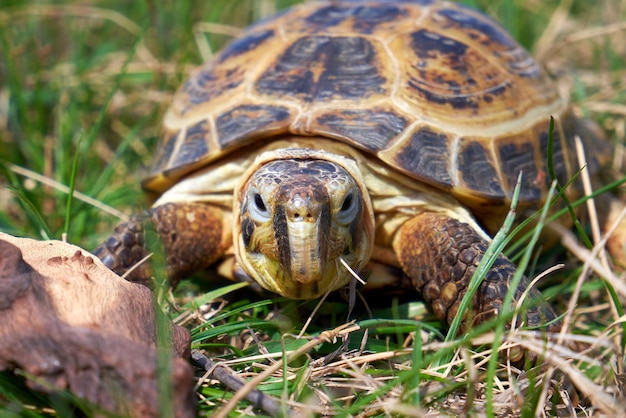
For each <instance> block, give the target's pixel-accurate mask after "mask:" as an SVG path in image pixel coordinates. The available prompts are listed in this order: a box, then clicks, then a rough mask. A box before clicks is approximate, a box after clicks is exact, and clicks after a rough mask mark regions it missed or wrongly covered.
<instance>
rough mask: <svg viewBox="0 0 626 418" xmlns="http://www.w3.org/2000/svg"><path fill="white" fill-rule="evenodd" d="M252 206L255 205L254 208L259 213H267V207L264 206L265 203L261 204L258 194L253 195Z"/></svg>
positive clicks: (261, 199) (261, 200)
mask: <svg viewBox="0 0 626 418" xmlns="http://www.w3.org/2000/svg"><path fill="white" fill-rule="evenodd" d="M254 204H255V205H256V208H257V209H258V210H259V211H260V212H267V207H266V206H265V202H263V198H262V197H261V195H260V194H259V193H255V194H254Z"/></svg>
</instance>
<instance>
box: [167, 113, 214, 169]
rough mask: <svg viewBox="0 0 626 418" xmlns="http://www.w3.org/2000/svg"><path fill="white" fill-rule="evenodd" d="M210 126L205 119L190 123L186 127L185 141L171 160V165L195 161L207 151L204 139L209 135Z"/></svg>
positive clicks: (207, 147)
mask: <svg viewBox="0 0 626 418" xmlns="http://www.w3.org/2000/svg"><path fill="white" fill-rule="evenodd" d="M210 130H211V127H210V125H209V121H208V120H207V119H204V120H201V121H200V122H198V123H196V124H194V125H191V126H190V127H189V128H187V132H186V137H185V141H183V142H182V143H181V144H180V148H179V150H178V152H177V153H176V155H175V159H174V160H173V161H172V162H171V164H172V165H173V166H180V165H181V164H185V163H186V162H188V161H197V160H199V159H201V158H203V157H204V156H205V155H206V154H207V153H208V151H209V146H208V144H207V142H206V139H207V138H208V137H209V136H210Z"/></svg>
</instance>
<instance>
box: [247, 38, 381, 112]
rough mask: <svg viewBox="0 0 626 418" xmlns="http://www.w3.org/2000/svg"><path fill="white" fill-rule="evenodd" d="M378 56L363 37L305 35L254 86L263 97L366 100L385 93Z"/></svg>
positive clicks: (324, 100)
mask: <svg viewBox="0 0 626 418" xmlns="http://www.w3.org/2000/svg"><path fill="white" fill-rule="evenodd" d="M381 67H382V65H381V63H380V62H379V57H378V54H376V53H375V48H374V47H373V46H372V44H371V42H370V41H369V40H367V39H364V38H361V37H356V36H355V37H350V36H348V37H331V36H306V37H302V38H300V39H298V40H296V41H295V42H294V43H293V44H292V45H290V46H289V47H288V48H287V50H286V51H285V52H284V53H283V54H281V55H280V56H279V57H278V58H277V59H276V61H275V63H274V64H273V65H272V66H271V67H270V68H268V70H267V71H265V72H264V73H263V75H261V77H260V78H259V79H258V80H257V82H256V85H255V90H256V92H258V93H259V94H260V95H264V96H268V97H283V96H289V97H295V98H297V99H298V100H301V101H303V102H306V103H311V102H327V101H331V100H355V99H367V98H369V97H371V96H372V95H374V94H382V93H384V92H385V83H386V80H385V78H384V77H383V76H381V72H380V70H379V69H380V68H381Z"/></svg>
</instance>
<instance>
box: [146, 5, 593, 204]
mask: <svg viewBox="0 0 626 418" xmlns="http://www.w3.org/2000/svg"><path fill="white" fill-rule="evenodd" d="M550 115H553V116H554V117H555V145H554V150H553V156H554V169H555V172H556V176H557V178H558V180H559V181H560V182H561V183H564V182H566V180H567V179H568V178H570V177H571V176H572V175H573V173H574V172H575V171H576V170H575V167H576V163H575V161H573V160H572V161H570V160H569V159H571V158H573V156H574V154H573V153H572V152H571V151H572V141H573V135H574V133H575V132H578V131H579V129H580V127H579V126H578V125H576V123H575V122H572V121H573V120H574V119H573V117H572V115H571V114H569V113H568V111H567V110H566V107H565V104H564V103H563V102H561V100H560V98H559V96H558V94H557V91H556V89H555V87H554V85H553V84H552V83H551V81H550V80H549V78H548V77H547V76H546V75H545V74H544V72H543V71H542V70H541V68H540V67H539V66H538V65H537V63H536V62H535V61H534V60H533V59H532V58H531V57H530V55H529V54H528V53H527V52H526V51H525V50H524V49H523V48H522V47H520V46H519V45H518V44H517V43H516V42H515V41H514V40H513V39H512V38H511V37H510V36H509V35H508V34H507V33H506V31H505V30H504V29H503V28H501V27H500V26H499V25H498V24H497V23H496V22H494V21H493V20H492V19H491V18H489V17H487V16H484V15H483V14H481V13H479V12H477V11H475V10H473V9H470V8H467V7H464V6H460V5H454V4H452V3H448V2H438V1H432V0H422V1H401V0H391V1H385V2H383V1H374V0H372V1H358V2H356V1H332V2H330V1H321V2H317V3H307V4H305V5H301V6H299V7H294V8H292V9H289V10H288V11H285V12H282V13H280V14H279V15H277V16H275V17H272V18H269V19H266V20H263V21H261V22H259V23H257V24H255V25H253V26H252V27H250V28H249V29H248V30H247V31H245V32H244V33H243V35H242V36H240V37H239V38H238V39H236V40H234V41H233V42H232V43H231V44H230V45H229V46H227V47H226V48H225V49H224V50H223V51H222V52H221V54H219V55H218V56H217V57H216V58H215V59H214V60H212V61H210V62H208V63H207V64H205V65H204V66H203V67H202V68H201V69H200V70H199V71H198V72H197V73H196V74H195V75H194V76H192V77H191V78H190V80H189V81H188V82H187V83H185V85H184V86H183V87H182V89H181V90H180V91H179V92H178V94H177V95H176V97H175V100H174V104H173V106H172V108H171V109H170V111H169V113H168V114H167V115H166V118H165V122H164V129H163V131H162V135H161V139H160V141H161V145H160V147H159V150H158V151H157V153H156V156H155V159H154V165H153V168H152V175H151V176H150V177H149V178H148V179H147V180H146V181H145V182H144V186H145V187H146V188H148V189H151V190H153V191H156V192H163V191H164V190H165V189H167V188H168V187H170V186H171V185H172V184H173V183H175V182H176V181H177V180H178V179H179V178H180V177H182V176H184V175H185V174H187V173H189V172H190V171H192V170H195V169H197V168H199V167H202V166H203V165H205V164H208V162H209V161H213V160H216V159H217V158H219V157H221V156H222V155H223V154H224V153H225V152H226V151H229V150H233V149H236V148H240V147H243V146H247V145H249V144H251V143H254V141H257V140H258V141H259V143H263V144H265V143H267V141H268V140H270V139H271V138H273V137H284V136H286V135H306V136H323V137H327V138H333V139H337V140H339V141H342V142H345V143H347V144H350V145H353V146H355V147H358V148H360V149H362V150H364V151H365V152H368V153H371V154H373V155H375V156H377V157H378V158H380V159H381V160H382V161H384V162H386V163H387V164H389V165H390V166H392V167H395V168H397V169H399V170H400V171H402V172H403V173H405V174H407V175H409V176H411V177H413V178H415V179H417V180H420V181H423V182H426V183H429V184H431V185H433V186H435V187H438V188H440V189H442V190H445V191H448V192H450V193H452V194H453V195H454V196H456V197H457V198H458V199H459V200H461V202H462V203H463V204H465V205H468V206H469V207H473V205H477V204H479V205H485V204H492V205H503V204H505V203H506V201H507V199H509V198H510V196H511V194H512V192H513V188H514V187H515V183H516V181H517V177H518V174H519V172H520V171H523V175H524V185H523V190H522V195H521V199H522V203H531V202H534V201H538V200H541V199H542V198H543V197H544V196H545V192H546V190H547V188H548V186H547V185H548V184H549V183H550V178H549V175H547V173H548V170H547V167H546V164H545V160H546V156H547V150H546V147H547V132H548V128H547V126H548V122H549V120H548V118H549V116H550ZM561 121H563V122H564V124H566V125H567V127H565V126H561ZM261 141H262V142H261ZM330 151H332V150H330ZM591 163H592V164H591V166H593V164H594V162H593V161H592V162H591ZM596 165H597V164H596Z"/></svg>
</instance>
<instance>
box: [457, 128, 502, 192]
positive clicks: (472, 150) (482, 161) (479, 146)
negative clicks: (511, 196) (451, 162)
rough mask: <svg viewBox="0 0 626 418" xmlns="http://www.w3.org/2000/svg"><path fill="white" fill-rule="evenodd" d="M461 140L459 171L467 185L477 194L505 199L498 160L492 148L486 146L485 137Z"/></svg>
mask: <svg viewBox="0 0 626 418" xmlns="http://www.w3.org/2000/svg"><path fill="white" fill-rule="evenodd" d="M481 139H482V140H481ZM460 142H461V144H460V149H459V163H458V166H459V168H458V171H459V174H460V175H461V176H462V177H463V178H462V180H463V182H464V185H465V187H467V188H468V189H469V190H471V191H472V192H474V193H475V194H477V195H486V196H490V197H491V198H493V197H494V196H499V197H500V198H502V199H504V198H505V197H506V192H505V191H504V190H503V189H502V184H501V182H500V175H499V173H498V165H497V161H496V159H495V157H494V155H493V153H492V151H491V148H490V147H486V146H485V142H486V141H484V138H479V139H475V140H471V139H466V138H462V139H461V141H460Z"/></svg>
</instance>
